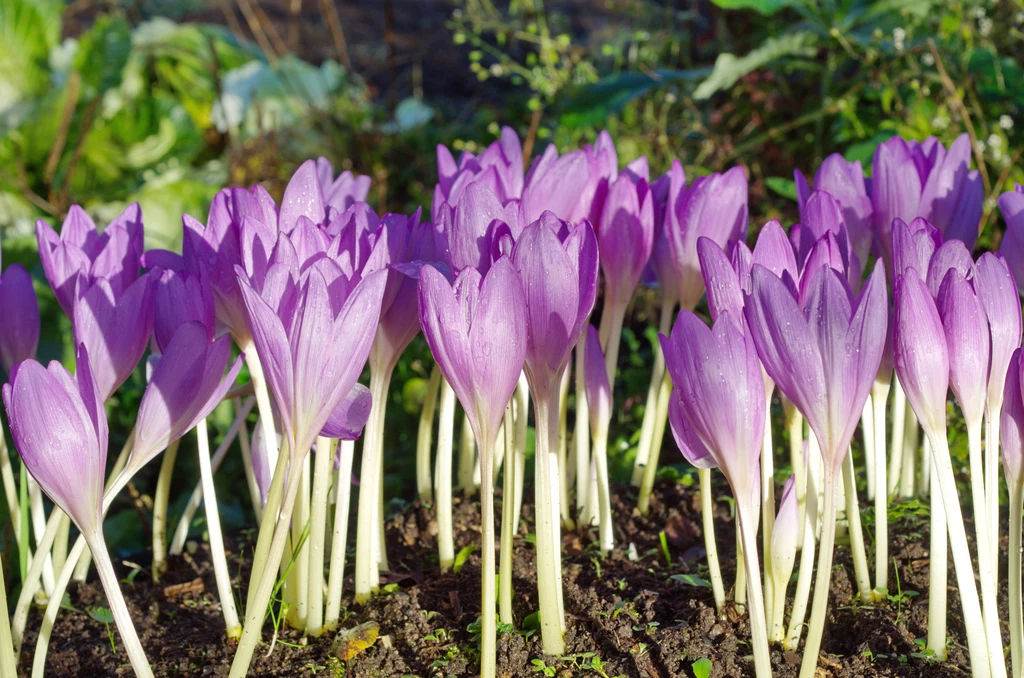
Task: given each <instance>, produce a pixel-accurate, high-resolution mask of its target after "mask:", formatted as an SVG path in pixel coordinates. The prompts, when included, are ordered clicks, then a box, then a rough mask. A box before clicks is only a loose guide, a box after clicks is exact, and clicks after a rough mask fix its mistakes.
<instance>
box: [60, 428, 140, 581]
mask: <svg viewBox="0 0 1024 678" xmlns="http://www.w3.org/2000/svg"><path fill="white" fill-rule="evenodd" d="M134 445H135V427H134V426H133V427H132V430H131V431H130V432H129V433H128V439H127V440H125V441H124V446H123V447H122V448H121V451H120V452H119V453H118V455H117V459H115V460H114V466H113V468H111V469H110V475H108V476H107V483H106V485H105V486H104V497H105V496H106V494H107V492H108V491H109V490H110V489H111V488H112V487H114V485H115V483H117V482H118V481H119V480H121V470H122V469H123V468H124V465H125V464H127V463H128V453H129V452H131V450H132V447H134ZM127 483H128V479H127V478H125V479H123V482H122V484H121V485H120V486H119V487H118V488H117V492H120V491H121V490H122V489H124V485H126V484H127ZM115 494H116V492H115ZM77 562H78V565H77V566H76V567H75V575H74V580H75V581H77V582H85V578H86V577H87V576H89V565H90V564H91V563H92V553H90V552H89V551H86V552H85V554H84V555H83V556H82V557H81V558H78V559H77Z"/></svg>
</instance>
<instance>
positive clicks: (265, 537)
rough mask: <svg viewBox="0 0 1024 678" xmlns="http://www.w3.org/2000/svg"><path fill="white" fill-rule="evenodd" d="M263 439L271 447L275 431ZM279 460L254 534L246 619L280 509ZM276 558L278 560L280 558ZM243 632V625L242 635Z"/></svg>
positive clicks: (283, 463)
mask: <svg viewBox="0 0 1024 678" xmlns="http://www.w3.org/2000/svg"><path fill="white" fill-rule="evenodd" d="M261 417H262V415H261ZM264 440H265V441H267V444H268V445H269V446H270V447H273V446H274V445H273V443H271V442H269V441H272V440H277V434H276V433H275V434H274V437H273V438H265V439H264ZM282 447H287V441H285V442H284V443H282ZM279 460H280V462H281V463H279V464H277V465H276V466H275V467H274V475H273V477H272V478H271V480H270V489H269V490H267V502H266V504H264V505H263V520H261V521H260V529H259V533H258V534H257V536H256V551H255V553H254V554H253V558H252V572H251V574H250V575H249V582H250V586H249V593H248V595H247V596H246V602H245V614H246V619H248V618H249V611H250V610H251V609H252V606H253V604H254V602H255V599H256V598H255V597H256V587H255V586H253V585H252V582H259V581H261V580H262V578H263V568H264V566H265V565H266V563H267V562H268V558H269V556H270V547H271V545H272V542H273V539H274V532H275V530H276V528H277V523H278V521H279V520H280V516H279V515H278V512H279V511H280V509H281V500H282V498H283V495H284V478H285V473H286V471H287V469H288V456H287V454H281V455H280V457H279ZM292 475H293V476H297V475H299V473H298V471H296V470H294V469H293V470H292ZM295 485H296V487H298V480H295ZM288 517H289V519H290V518H291V507H289V513H288ZM281 548H282V553H283V549H284V546H283V545H282V546H281ZM278 560H280V558H279V559H278ZM273 570H275V571H276V570H277V565H274V566H273ZM265 607H266V605H264V608H265ZM265 611H266V610H265V609H264V612H265ZM246 623H248V622H246ZM244 633H245V632H244V627H243V635H244Z"/></svg>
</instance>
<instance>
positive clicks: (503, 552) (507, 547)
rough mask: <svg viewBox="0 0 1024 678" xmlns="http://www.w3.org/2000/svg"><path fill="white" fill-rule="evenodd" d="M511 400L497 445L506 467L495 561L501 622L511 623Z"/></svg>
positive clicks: (513, 422)
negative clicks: (497, 551) (496, 560)
mask: <svg viewBox="0 0 1024 678" xmlns="http://www.w3.org/2000/svg"><path fill="white" fill-rule="evenodd" d="M515 397H516V396H513V400H510V401H509V403H508V405H506V406H505V422H504V424H503V425H502V428H503V429H504V430H503V433H504V435H502V436H501V438H500V439H499V444H502V445H504V446H505V467H504V470H503V471H502V482H503V485H502V491H501V548H500V550H499V561H498V595H499V614H500V617H501V623H502V624H512V623H513V622H514V617H513V615H512V548H513V547H512V539H513V536H514V535H515V529H516V526H515V519H516V516H515V499H514V497H515V494H516V493H515V477H516V472H515V465H516V464H515V421H514V419H515V417H514V414H513V402H514V398H515Z"/></svg>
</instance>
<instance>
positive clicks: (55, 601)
mask: <svg viewBox="0 0 1024 678" xmlns="http://www.w3.org/2000/svg"><path fill="white" fill-rule="evenodd" d="M83 551H85V538H84V537H82V536H81V535H79V537H78V539H76V540H75V543H74V546H72V547H71V551H70V552H69V553H68V559H67V560H66V561H65V562H64V568H63V569H62V570H61V571H60V573H59V574H58V575H57V581H56V583H55V584H54V595H52V596H50V600H49V602H48V603H47V604H46V611H45V612H44V613H43V621H42V624H40V626H39V635H38V636H37V637H36V647H35V651H34V653H33V656H32V678H43V677H44V675H45V671H46V653H47V651H48V649H49V646H50V636H51V634H52V633H53V624H54V622H56V620H57V613H58V612H59V611H60V606H61V601H62V599H63V598H64V590H65V589H66V588H67V587H68V584H69V583H71V575H72V574H73V573H74V571H75V563H78V562H80V561H81V560H82V559H84V554H83ZM41 571H42V568H40V572H41ZM37 576H38V575H37ZM16 621H17V620H16ZM15 638H16V639H17V636H15ZM18 645H19V646H20V639H19V640H18Z"/></svg>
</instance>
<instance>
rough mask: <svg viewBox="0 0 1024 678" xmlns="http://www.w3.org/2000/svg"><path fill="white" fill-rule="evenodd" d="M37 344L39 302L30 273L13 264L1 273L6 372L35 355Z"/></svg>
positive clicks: (1, 354) (1, 360)
mask: <svg viewBox="0 0 1024 678" xmlns="http://www.w3.org/2000/svg"><path fill="white" fill-rule="evenodd" d="M38 347H39V301H38V299H36V291H35V289H34V288H33V287H32V276H31V275H29V273H28V271H26V270H25V267H24V266H22V265H21V264H12V265H10V266H8V267H7V270H6V271H4V273H3V276H0V364H2V365H3V368H4V371H5V372H7V374H8V375H10V374H11V370H12V369H13V368H14V366H15V365H17V364H18V363H20V362H21V361H23V360H28V359H29V358H34V357H35V356H36V349H37V348H38Z"/></svg>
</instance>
